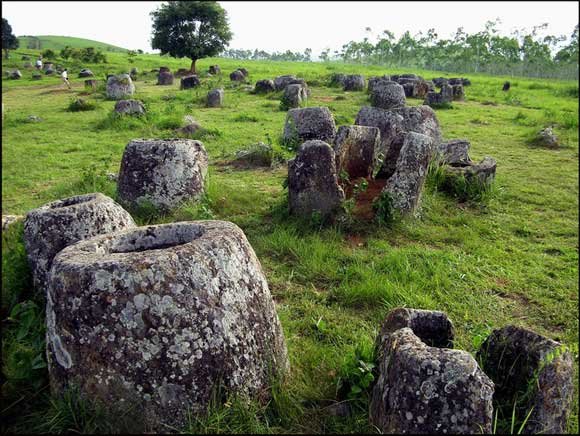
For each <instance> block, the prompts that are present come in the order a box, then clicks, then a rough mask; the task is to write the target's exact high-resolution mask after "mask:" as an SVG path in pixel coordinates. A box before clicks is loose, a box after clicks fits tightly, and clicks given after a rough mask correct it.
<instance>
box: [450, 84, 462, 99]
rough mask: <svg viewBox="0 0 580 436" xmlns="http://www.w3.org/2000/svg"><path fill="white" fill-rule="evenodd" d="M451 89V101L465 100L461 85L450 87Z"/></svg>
mask: <svg viewBox="0 0 580 436" xmlns="http://www.w3.org/2000/svg"><path fill="white" fill-rule="evenodd" d="M451 88H452V89H453V100H458V101H463V100H465V91H464V90H463V85H461V84H457V85H452V86H451Z"/></svg>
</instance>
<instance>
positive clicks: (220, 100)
mask: <svg viewBox="0 0 580 436" xmlns="http://www.w3.org/2000/svg"><path fill="white" fill-rule="evenodd" d="M223 104H224V90H223V89H221V88H219V89H212V90H211V91H210V92H208V93H207V107H222V105H223Z"/></svg>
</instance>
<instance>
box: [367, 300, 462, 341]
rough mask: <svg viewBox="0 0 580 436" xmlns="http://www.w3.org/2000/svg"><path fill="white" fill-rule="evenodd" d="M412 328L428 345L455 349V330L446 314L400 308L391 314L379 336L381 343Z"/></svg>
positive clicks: (435, 311) (382, 326)
mask: <svg viewBox="0 0 580 436" xmlns="http://www.w3.org/2000/svg"><path fill="white" fill-rule="evenodd" d="M405 327H407V328H410V329H411V330H412V331H413V333H414V334H415V335H416V336H417V337H418V338H419V339H421V341H423V342H424V343H425V344H426V345H429V346H430V347H437V348H453V340H454V339H455V328H454V327H453V323H452V322H451V320H450V319H449V318H448V317H447V315H446V314H445V313H444V312H439V311H437V310H421V309H409V308H405V307H400V308H397V309H393V310H391V311H390V312H389V314H388V315H387V317H386V318H385V320H384V321H383V324H382V325H381V331H380V334H379V337H378V338H379V343H382V342H384V341H386V340H387V336H388V335H390V334H392V333H394V332H395V331H397V330H399V329H402V328H405Z"/></svg>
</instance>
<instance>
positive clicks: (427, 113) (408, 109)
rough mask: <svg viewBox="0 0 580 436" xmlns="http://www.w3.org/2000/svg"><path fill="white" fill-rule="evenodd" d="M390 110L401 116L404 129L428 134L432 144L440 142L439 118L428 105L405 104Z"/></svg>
mask: <svg viewBox="0 0 580 436" xmlns="http://www.w3.org/2000/svg"><path fill="white" fill-rule="evenodd" d="M392 111H393V112H395V113H397V114H399V115H401V116H402V117H403V128H404V129H405V130H406V131H408V132H415V133H422V134H423V135H427V136H430V137H431V138H433V145H437V144H439V143H440V142H441V136H442V135H441V127H440V125H439V120H438V119H437V115H436V114H435V111H434V110H433V109H431V108H430V107H429V106H425V105H421V106H405V107H402V108H395V109H393V110H392ZM433 151H434V150H433Z"/></svg>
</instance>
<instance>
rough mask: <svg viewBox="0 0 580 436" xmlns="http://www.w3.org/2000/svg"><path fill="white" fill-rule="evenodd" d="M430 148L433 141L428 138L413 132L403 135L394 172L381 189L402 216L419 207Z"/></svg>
mask: <svg viewBox="0 0 580 436" xmlns="http://www.w3.org/2000/svg"><path fill="white" fill-rule="evenodd" d="M432 148H433V139H432V138H430V137H429V136H426V135H422V134H420V133H415V132H409V133H407V134H406V135H405V139H404V141H403V145H402V146H401V149H400V152H399V157H398V158H397V162H396V165H395V171H394V172H393V174H392V175H391V176H390V177H389V179H388V180H387V184H386V185H385V187H384V189H383V191H385V192H387V193H389V194H390V196H391V198H392V200H393V207H394V208H395V209H397V210H398V211H399V212H401V213H402V214H412V213H414V212H415V211H416V210H417V209H418V207H419V204H420V200H421V193H422V191H423V185H424V183H425V177H426V176H427V169H428V166H429V160H430V157H431V153H432Z"/></svg>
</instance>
